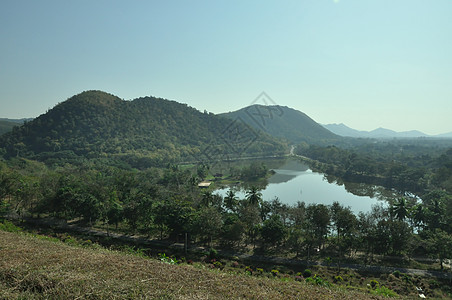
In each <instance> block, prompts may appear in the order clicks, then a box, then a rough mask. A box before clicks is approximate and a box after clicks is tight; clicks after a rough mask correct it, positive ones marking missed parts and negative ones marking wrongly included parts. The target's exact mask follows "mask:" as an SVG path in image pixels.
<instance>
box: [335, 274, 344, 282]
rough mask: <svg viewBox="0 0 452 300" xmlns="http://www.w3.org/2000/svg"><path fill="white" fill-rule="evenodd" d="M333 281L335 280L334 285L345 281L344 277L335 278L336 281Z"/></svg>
mask: <svg viewBox="0 0 452 300" xmlns="http://www.w3.org/2000/svg"><path fill="white" fill-rule="evenodd" d="M333 280H334V283H337V282H342V281H344V279H343V278H342V276H340V275H338V276H334V279H333Z"/></svg>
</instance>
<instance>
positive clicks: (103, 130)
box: [0, 91, 287, 167]
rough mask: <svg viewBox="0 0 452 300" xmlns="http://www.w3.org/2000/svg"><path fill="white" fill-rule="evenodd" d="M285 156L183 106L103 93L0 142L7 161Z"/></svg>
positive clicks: (265, 138) (236, 127) (266, 139)
mask: <svg viewBox="0 0 452 300" xmlns="http://www.w3.org/2000/svg"><path fill="white" fill-rule="evenodd" d="M234 132H240V134H241V135H242V136H234ZM1 148H3V150H2V149H1ZM286 150H287V146H286V145H284V144H283V143H282V142H280V141H278V140H276V139H274V138H272V137H270V136H269V135H266V134H257V132H256V131H253V130H251V129H250V128H249V127H247V126H246V125H245V124H243V123H240V122H234V121H231V120H230V119H227V118H223V117H220V116H216V115H214V114H212V113H206V112H204V113H201V112H199V111H198V110H196V109H194V108H192V107H189V106H187V105H186V104H181V103H178V102H175V101H169V100H165V99H161V98H154V97H144V98H138V99H135V100H133V101H124V100H121V99H120V98H118V97H116V96H114V95H111V94H108V93H105V92H101V91H87V92H83V93H81V94H78V95H76V96H73V97H71V98H70V99H68V100H66V101H64V102H62V103H60V104H58V105H56V106H55V107H54V108H53V109H51V110H50V111H48V112H47V113H46V114H43V115H41V116H39V117H38V118H36V119H34V120H32V121H30V122H27V123H25V124H24V125H23V126H21V127H17V128H15V129H14V130H13V131H12V132H10V133H7V134H4V135H3V136H1V137H0V151H2V152H3V154H4V156H5V157H11V156H21V157H29V158H33V159H37V160H41V161H47V160H49V159H53V160H55V159H60V160H61V159H63V160H65V159H76V158H77V157H85V158H86V157H88V158H96V157H104V158H105V157H108V158H114V159H118V160H121V161H125V162H127V163H129V164H130V165H131V166H137V167H140V166H152V165H162V164H167V163H168V162H178V161H181V160H196V159H203V157H202V156H203V155H205V154H207V156H209V155H208V154H212V153H216V154H217V155H218V154H222V155H230V156H232V157H234V156H238V155H255V156H256V155H263V154H272V155H274V154H281V153H283V152H284V151H286ZM0 153H1V152H0ZM210 156H211V155H210Z"/></svg>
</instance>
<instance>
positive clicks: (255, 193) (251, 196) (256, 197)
mask: <svg viewBox="0 0 452 300" xmlns="http://www.w3.org/2000/svg"><path fill="white" fill-rule="evenodd" d="M246 200H248V203H249V204H250V205H254V206H257V205H258V204H259V203H260V202H261V200H262V193H261V192H260V191H259V189H258V188H257V187H256V186H252V187H251V188H250V189H249V190H248V191H247V192H246Z"/></svg>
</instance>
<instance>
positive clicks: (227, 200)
mask: <svg viewBox="0 0 452 300" xmlns="http://www.w3.org/2000/svg"><path fill="white" fill-rule="evenodd" d="M224 206H225V207H226V208H227V209H229V210H232V211H235V209H236V206H237V197H236V196H235V192H234V191H233V190H231V189H230V190H229V191H228V192H227V193H226V197H224Z"/></svg>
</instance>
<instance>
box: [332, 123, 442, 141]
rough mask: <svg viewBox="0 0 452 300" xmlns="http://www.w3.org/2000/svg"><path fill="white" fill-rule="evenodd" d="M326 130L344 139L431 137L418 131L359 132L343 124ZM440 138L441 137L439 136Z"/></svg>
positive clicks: (378, 129) (384, 129) (379, 129)
mask: <svg viewBox="0 0 452 300" xmlns="http://www.w3.org/2000/svg"><path fill="white" fill-rule="evenodd" d="M323 127H325V128H326V129H328V130H330V131H331V132H334V133H335V134H337V135H340V136H344V137H354V138H418V137H429V135H427V134H425V133H423V132H421V131H418V130H411V131H402V132H397V131H394V130H390V129H386V128H381V127H380V128H377V129H374V130H372V131H359V130H356V129H352V128H350V127H348V126H346V125H344V124H343V123H340V124H327V125H323ZM437 137H439V136H437ZM444 137H446V136H444Z"/></svg>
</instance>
